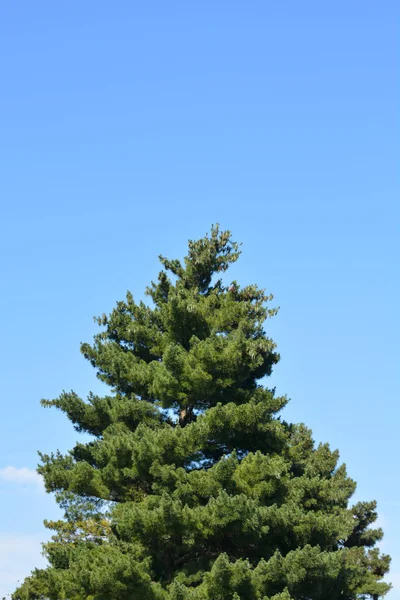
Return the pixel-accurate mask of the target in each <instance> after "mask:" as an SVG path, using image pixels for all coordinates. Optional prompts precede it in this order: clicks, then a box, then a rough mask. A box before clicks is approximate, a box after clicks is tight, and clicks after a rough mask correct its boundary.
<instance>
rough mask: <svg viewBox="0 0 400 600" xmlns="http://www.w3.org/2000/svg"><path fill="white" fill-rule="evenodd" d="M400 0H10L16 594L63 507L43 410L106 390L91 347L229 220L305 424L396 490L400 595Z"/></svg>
mask: <svg viewBox="0 0 400 600" xmlns="http://www.w3.org/2000/svg"><path fill="white" fill-rule="evenodd" d="M399 16H400V5H399V4H398V3H397V2H395V1H386V2H380V3H377V2H375V1H374V2H373V1H368V0H364V1H363V2H361V1H357V0H355V1H354V2H348V1H346V2H345V1H343V0H339V1H338V2H335V3H326V2H317V1H313V2H312V1H308V0H304V1H303V2H294V1H292V2H266V1H265V0H263V1H258V0H255V1H254V2H247V3H245V2H236V1H233V2H232V1H231V2H227V1H225V0H221V1H220V2H211V1H208V0H205V1H204V2H201V3H192V2H183V1H182V2H180V1H174V0H172V1H171V2H161V1H153V2H148V3H145V2H129V1H128V0H121V1H120V2H118V3H114V4H113V3H110V2H104V1H102V0H96V2H95V1H94V0H86V1H85V2H78V1H77V0H70V1H69V2H67V3H60V2H50V0H41V1H40V2H28V1H27V0H25V1H24V0H22V1H21V2H2V3H1V4H0V54H1V56H2V59H1V61H0V78H1V83H2V86H1V87H2V92H1V95H0V130H1V138H0V139H1V142H0V198H1V206H2V219H1V225H2V227H1V237H0V246H1V263H2V264H1V272H2V277H1V279H0V286H1V289H0V309H1V314H2V344H1V346H0V353H1V356H0V360H1V365H2V378H1V379H2V396H3V401H2V407H3V411H2V435H1V436H0V492H1V494H0V514H1V515H2V517H1V520H0V596H2V594H4V593H6V592H8V591H11V590H12V589H13V588H14V586H15V584H16V581H17V580H18V579H20V578H22V577H23V576H25V575H26V574H27V573H28V572H29V570H30V569H31V568H32V567H34V566H35V565H39V564H40V561H41V560H42V559H41V557H40V541H41V540H43V539H44V537H45V535H46V534H45V532H44V529H43V526H42V521H43V519H44V518H51V517H54V516H56V515H57V509H56V507H55V503H54V500H53V499H52V498H51V497H48V496H46V495H45V494H44V492H43V490H42V487H41V482H40V480H39V479H38V478H37V477H36V476H35V473H34V468H35V466H36V463H37V454H36V451H37V450H38V449H40V450H42V451H52V450H55V449H56V448H60V449H61V450H62V451H65V450H67V449H68V448H70V447H72V445H73V444H74V442H75V440H76V437H77V434H76V433H75V432H74V431H73V429H72V427H70V426H69V424H68V422H66V420H65V419H64V418H63V416H62V415H61V414H58V413H57V412H54V411H49V410H45V409H42V408H40V406H39V400H40V399H41V398H52V397H55V396H57V395H58V394H59V393H60V392H61V391H62V390H63V389H67V390H68V389H71V388H72V389H74V390H75V391H77V392H79V393H81V394H86V393H87V392H88V391H89V390H93V391H98V390H100V389H101V388H100V384H99V383H98V382H97V380H96V378H95V374H94V372H93V370H92V369H91V367H90V365H89V364H88V363H86V362H85V360H84V359H83V358H82V357H81V356H80V353H79V343H80V342H81V341H89V340H90V339H91V337H92V335H93V334H94V333H95V330H96V328H95V325H94V323H93V321H92V316H93V315H98V314H101V313H103V312H108V311H109V310H110V309H111V308H112V306H113V305H114V303H115V302H116V301H117V300H119V299H122V298H123V296H124V294H125V291H126V290H127V289H130V290H131V291H132V292H133V293H134V295H135V297H137V298H139V297H141V295H142V292H143V290H144V287H145V286H146V285H147V283H148V282H149V280H150V279H151V278H154V277H155V276H156V274H157V272H158V264H157V255H158V254H159V253H160V252H162V253H163V254H166V255H168V256H171V257H175V256H182V254H183V253H184V252H185V247H186V242H187V239H188V238H196V237H198V236H202V235H203V234H204V233H205V232H206V231H207V230H208V229H209V227H210V225H211V223H215V222H220V223H221V225H222V226H223V227H227V228H230V229H231V230H232V231H233V233H234V236H235V237H236V238H237V239H239V240H241V241H243V256H242V258H241V260H240V262H239V263H238V264H237V265H236V266H235V268H234V270H233V273H232V278H237V279H238V280H239V281H240V282H242V283H243V284H245V283H251V282H257V283H258V284H259V285H261V286H264V287H266V288H267V289H268V290H269V291H271V292H273V293H274V294H275V298H276V304H277V305H279V306H280V307H281V310H280V313H279V315H278V317H276V318H275V319H274V320H273V321H271V322H270V323H269V325H268V332H269V333H270V334H271V335H272V337H274V339H275V340H276V341H277V343H278V346H279V350H280V352H281V355H282V360H281V363H280V364H279V365H278V366H277V368H276V370H275V373H274V375H273V377H272V384H273V385H276V386H277V390H278V392H280V393H286V394H288V395H289V396H290V397H291V399H292V400H291V403H290V405H289V407H288V408H287V409H286V417H287V418H288V419H292V420H295V421H304V422H305V423H306V424H307V425H308V426H310V427H311V428H312V429H313V431H314V434H315V439H316V440H317V441H329V442H330V443H331V445H332V446H333V447H334V448H339V450H340V452H341V458H342V460H343V461H345V462H346V463H347V465H348V469H349V472H350V475H351V476H352V477H353V478H354V479H356V481H357V482H358V489H357V499H358V498H361V499H371V498H376V499H377V500H378V502H379V512H380V515H381V516H380V522H381V523H382V525H383V527H384V529H385V532H386V535H385V539H384V542H383V544H382V548H383V549H384V550H385V551H387V552H389V553H391V554H392V556H393V565H392V573H391V576H390V579H391V580H392V581H393V582H394V589H393V591H392V592H391V593H390V594H389V595H388V599H389V600H399V599H400V552H399V549H398V539H399V537H400V483H399V481H400V479H399V446H398V438H399V435H398V421H399V417H400V409H399V391H400V376H399V343H398V339H399V334H400V319H399V312H398V296H399V293H400V280H399V269H398V257H399V218H400V209H399V203H398V199H399V198H400V189H399V188H400V184H399V170H398V165H399V158H400V152H399V151H400V137H399V121H400V119H399V106H400V104H399V100H400V86H399V58H398V23H399Z"/></svg>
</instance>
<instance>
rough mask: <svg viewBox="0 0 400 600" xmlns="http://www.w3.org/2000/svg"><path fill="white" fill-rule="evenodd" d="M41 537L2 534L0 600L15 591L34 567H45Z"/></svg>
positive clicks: (0, 545)
mask: <svg viewBox="0 0 400 600" xmlns="http://www.w3.org/2000/svg"><path fill="white" fill-rule="evenodd" d="M42 537H43V536H39V535H18V534H1V533H0V598H2V597H3V596H6V594H10V593H11V592H13V591H14V590H15V588H16V587H17V585H18V582H20V583H22V581H23V580H24V578H25V577H27V576H28V575H29V573H30V571H31V570H32V569H33V568H34V567H44V566H45V564H46V560H45V558H44V557H43V556H42V555H41V550H42V548H41V541H42V540H41V538H42Z"/></svg>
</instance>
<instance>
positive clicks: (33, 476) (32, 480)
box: [0, 467, 43, 487]
mask: <svg viewBox="0 0 400 600" xmlns="http://www.w3.org/2000/svg"><path fill="white" fill-rule="evenodd" d="M0 481H3V482H6V483H19V484H25V485H26V484H29V485H36V486H40V487H42V486H43V479H42V476H41V475H39V473H37V472H36V471H35V470H34V469H28V468H27V467H20V468H17V467H3V468H0Z"/></svg>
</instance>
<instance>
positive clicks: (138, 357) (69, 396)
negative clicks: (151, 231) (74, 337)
mask: <svg viewBox="0 0 400 600" xmlns="http://www.w3.org/2000/svg"><path fill="white" fill-rule="evenodd" d="M239 256H240V247H239V245H238V244H237V243H235V242H234V241H233V240H232V237H231V234H230V232H229V231H221V230H220V229H219V227H218V226H215V227H213V228H212V230H211V232H210V234H209V235H207V236H206V237H204V238H202V239H200V240H198V241H190V242H189V248H188V253H187V256H186V257H185V259H184V260H183V261H179V260H169V259H167V258H165V257H163V256H160V261H161V264H162V267H163V268H162V270H161V272H160V274H159V276H158V280H157V281H156V282H155V283H154V282H153V283H151V285H150V286H149V287H148V289H147V292H146V293H147V295H148V297H149V302H148V303H147V304H146V303H144V302H135V300H134V298H133V296H132V294H131V293H128V294H127V296H126V299H125V300H124V301H120V302H118V303H117V304H116V307H115V308H114V309H113V310H112V312H111V313H110V314H109V315H103V316H102V317H100V318H98V319H97V321H98V324H99V326H100V332H99V333H98V335H96V336H95V338H94V341H93V343H92V344H86V343H85V344H82V347H81V350H82V353H83V355H84V356H85V358H86V359H88V360H89V362H90V363H91V364H92V365H93V367H94V368H95V369H96V372H97V376H98V377H99V378H100V379H101V380H102V381H103V382H105V383H106V384H108V385H109V386H110V394H109V395H107V396H104V397H99V396H96V395H94V394H90V395H89V396H88V398H87V399H82V398H80V397H79V396H78V395H77V394H75V393H74V392H68V393H66V392H64V393H62V394H61V395H60V396H59V397H58V398H56V399H53V400H49V401H47V400H46V401H43V405H44V406H54V407H56V408H58V409H60V410H61V411H63V412H64V413H65V415H66V417H67V418H68V419H69V420H70V421H71V423H72V424H73V425H74V427H75V429H76V430H77V431H78V432H85V433H86V434H90V441H87V442H78V443H77V444H76V445H75V447H74V448H73V449H72V450H71V451H70V452H69V453H67V454H65V455H64V454H61V453H60V452H58V451H57V452H55V453H54V454H51V455H46V454H42V455H41V463H40V465H39V469H38V470H39V473H41V474H42V475H43V478H44V481H45V486H46V489H47V491H48V492H55V494H56V499H57V501H58V502H59V504H60V506H61V507H62V508H63V510H64V513H65V514H64V518H63V519H62V520H60V521H56V522H47V523H46V525H47V527H49V528H50V529H51V530H52V531H53V536H52V539H51V541H50V542H49V543H47V544H45V545H44V552H45V555H46V557H47V559H48V563H49V565H48V567H47V568H45V569H37V570H35V571H33V573H32V574H31V575H30V576H29V577H27V579H26V580H25V581H24V583H23V584H22V585H21V587H20V588H19V589H18V590H17V591H16V592H15V593H14V594H13V600H34V599H36V600H38V599H45V598H46V599H49V600H61V599H64V600H67V599H68V600H83V599H86V600H133V599H140V600H307V599H308V600H338V599H339V598H340V599H341V600H357V599H362V598H373V599H375V600H376V599H378V598H381V597H382V596H384V594H385V593H386V592H387V591H388V589H389V587H390V586H388V584H386V583H385V582H384V581H383V580H382V578H383V577H384V575H385V573H386V572H387V571H388V568H389V562H390V558H389V557H388V556H386V555H382V554H381V553H380V551H379V549H378V548H377V547H376V544H377V542H378V541H379V540H380V539H381V538H382V531H381V529H379V528H374V527H373V524H374V522H375V521H376V518H377V512H376V503H375V502H359V503H356V504H355V505H351V503H350V499H351V497H352V495H353V493H354V490H355V487H356V484H355V482H354V481H353V480H352V479H351V478H350V477H349V476H348V475H347V472H346V467H345V466H344V465H343V464H340V463H339V454H338V452H337V451H332V450H331V449H330V447H329V445H328V444H320V445H315V443H314V441H313V438H312V433H311V431H310V430H309V429H308V428H307V427H306V426H305V425H303V424H293V423H288V422H286V421H285V420H284V419H283V418H282V416H281V411H282V409H283V408H284V407H285V405H286V404H287V398H286V397H278V396H277V395H276V393H275V390H273V389H269V388H268V387H267V386H266V385H265V378H266V377H268V376H269V375H270V374H271V372H272V368H273V366H274V365H275V364H276V363H277V362H278V360H279V354H278V353H277V350H276V346H275V343H274V342H273V340H272V339H270V338H269V337H268V335H267V334H266V332H265V329H264V327H265V323H266V321H267V320H268V319H269V318H271V317H273V316H274V315H275V314H276V312H277V311H276V310H275V309H274V308H271V307H270V303H271V301H272V300H273V298H272V296H271V295H269V294H267V293H266V292H265V291H264V290H263V289H260V288H259V287H257V286H256V285H249V286H245V287H241V286H240V285H239V284H238V283H237V282H236V281H233V282H229V283H226V282H225V279H226V276H225V275H224V273H225V272H226V271H227V269H228V268H229V266H230V265H231V264H232V263H234V262H236V261H237V260H238V258H239Z"/></svg>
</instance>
